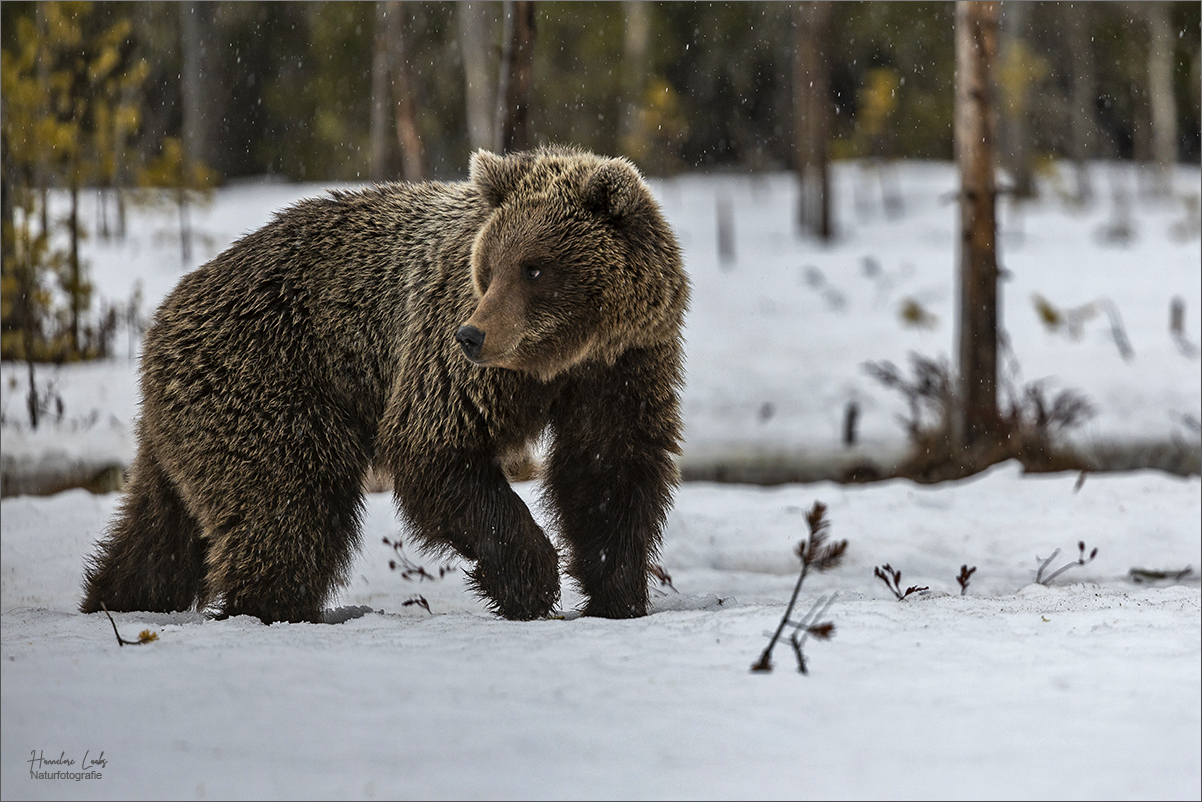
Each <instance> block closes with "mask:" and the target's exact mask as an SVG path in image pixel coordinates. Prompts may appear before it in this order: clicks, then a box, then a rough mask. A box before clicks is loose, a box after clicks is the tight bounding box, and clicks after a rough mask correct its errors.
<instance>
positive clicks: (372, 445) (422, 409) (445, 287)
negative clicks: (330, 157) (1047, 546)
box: [80, 147, 689, 622]
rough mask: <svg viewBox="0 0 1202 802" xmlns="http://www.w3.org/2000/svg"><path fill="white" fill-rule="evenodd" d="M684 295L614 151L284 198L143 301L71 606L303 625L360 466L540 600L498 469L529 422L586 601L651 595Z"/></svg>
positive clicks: (510, 591)
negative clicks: (130, 439) (156, 297)
mask: <svg viewBox="0 0 1202 802" xmlns="http://www.w3.org/2000/svg"><path fill="white" fill-rule="evenodd" d="M688 299H689V282H688V278H687V276H686V274H685V271H684V267H683V264H682V260H681V252H680V248H679V246H678V244H677V242H676V239H675V237H674V235H673V233H672V231H671V229H670V227H669V226H668V224H667V223H666V221H665V220H664V218H663V216H662V214H661V212H660V210H659V208H658V206H657V204H656V202H655V200H654V199H653V198H652V195H651V193H650V192H649V190H648V188H647V186H646V184H645V183H644V181H643V180H642V178H641V177H640V175H639V173H638V172H637V170H636V169H635V168H634V167H633V166H632V165H631V164H630V163H629V162H627V161H625V160H623V159H610V158H602V157H599V156H596V155H594V154H591V153H588V152H585V151H581V150H576V149H567V148H550V147H545V148H542V149H540V150H537V151H533V152H528V153H520V154H511V155H507V156H504V157H500V156H497V155H494V154H491V153H488V152H485V151H479V152H477V153H475V154H474V155H473V156H472V159H471V169H470V176H469V179H468V180H467V181H461V182H446V183H443V182H424V183H389V184H382V185H377V186H375V187H372V188H368V189H362V190H357V191H334V192H331V193H329V194H328V195H326V196H323V197H318V198H313V199H308V200H303V201H300V202H298V203H297V204H295V205H293V206H291V207H289V208H287V209H285V210H283V211H281V212H279V213H278V214H277V215H276V216H275V218H274V219H273V220H272V221H271V222H270V223H268V224H267V225H265V226H264V227H263V228H261V229H259V230H258V231H255V232H253V233H250V234H248V235H246V236H245V237H243V238H242V239H240V240H238V241H237V242H235V243H234V244H233V245H231V246H230V247H229V248H228V249H227V250H226V251H224V252H223V253H221V254H220V255H219V256H217V257H216V258H214V259H213V260H212V261H210V262H208V263H207V264H205V265H203V266H201V267H200V268H198V269H196V270H195V271H194V272H192V273H190V274H188V275H186V276H185V277H184V278H183V279H181V281H180V283H179V285H178V286H177V287H176V288H175V290H173V291H172V293H171V294H170V295H169V296H168V297H167V299H166V300H165V301H164V302H163V304H162V306H161V307H160V308H159V309H158V311H157V312H156V313H155V317H154V321H153V323H152V325H151V327H150V329H149V331H148V332H147V334H146V338H145V343H144V346H143V352H142V361H141V391H142V408H141V416H140V418H139V421H138V426H137V433H138V451H137V456H136V458H135V460H134V463H133V465H132V466H131V470H130V476H129V485H128V489H127V492H126V495H125V497H124V499H123V500H122V504H121V507H120V510H119V512H118V514H117V516H116V517H115V519H114V522H113V524H112V525H111V527H110V529H109V531H108V532H107V533H106V535H105V537H104V538H103V539H102V540H101V541H100V542H99V544H98V547H97V551H96V553H95V554H94V555H93V556H92V557H91V558H90V559H89V561H88V564H87V567H86V571H85V583H84V584H85V595H84V598H83V601H82V602H81V604H80V609H81V610H82V611H83V612H92V611H96V610H100V609H101V604H102V603H103V604H105V605H106V606H107V607H108V609H110V610H149V611H177V610H188V609H192V608H197V607H198V608H200V609H202V610H206V609H207V610H212V611H214V612H216V613H217V614H219V615H221V616H233V615H240V614H249V615H253V616H257V617H259V618H260V619H262V620H263V621H265V622H271V621H318V620H320V619H321V615H322V611H323V608H324V605H325V604H326V602H327V601H328V600H329V599H330V597H331V594H332V593H333V592H334V591H335V590H336V589H337V588H338V587H339V586H340V585H341V584H343V583H344V582H345V580H346V578H347V572H348V569H349V566H350V565H351V561H352V559H353V557H354V555H355V553H356V550H357V549H358V547H359V544H360V531H359V530H360V517H361V514H362V510H363V484H362V483H363V479H364V474H365V472H366V471H367V470H368V468H369V466H374V467H376V468H377V469H379V470H380V471H382V472H384V473H386V474H388V475H390V476H391V478H392V480H393V488H394V490H393V492H394V495H395V500H396V503H397V507H398V509H399V512H400V514H401V517H402V519H403V520H404V521H405V523H406V524H407V528H408V531H409V532H410V533H411V534H412V535H413V536H415V537H416V539H417V540H418V542H419V543H420V544H422V545H423V546H425V547H426V548H428V549H434V550H435V551H442V552H454V553H457V554H459V555H461V556H462V557H464V558H466V559H467V560H469V561H472V562H474V565H473V566H472V567H471V569H470V571H469V578H470V582H471V584H472V586H473V588H474V590H475V591H476V592H477V593H479V594H480V595H481V597H482V598H483V599H484V600H485V601H486V602H487V603H488V604H489V606H490V608H491V609H492V610H494V611H495V612H496V613H498V614H500V615H502V616H504V617H506V618H511V619H533V618H539V617H542V616H546V615H547V614H548V613H549V612H551V611H552V610H553V609H554V607H555V605H556V604H557V602H558V600H559V592H560V580H559V555H558V552H557V550H556V548H555V546H554V545H553V544H552V542H551V541H550V540H549V539H548V538H547V536H546V535H545V534H544V533H543V531H542V529H541V528H540V527H539V525H538V524H537V523H535V521H534V518H533V517H531V514H530V511H529V510H528V509H527V508H526V505H525V504H524V503H523V502H522V500H521V499H520V498H519V497H518V496H517V494H516V493H514V491H513V490H512V489H511V487H510V485H509V482H508V481H507V478H506V475H505V467H506V466H508V465H520V464H522V463H523V462H524V461H525V455H526V454H527V453H528V448H529V447H530V444H531V443H534V442H536V441H538V439H539V438H540V437H542V436H543V434H544V432H546V433H547V440H546V442H547V454H546V458H545V466H544V468H543V478H542V485H543V487H542V492H543V501H544V502H545V503H546V507H547V509H548V510H549V511H550V513H551V519H552V520H553V522H554V527H555V529H556V530H557V532H558V535H559V537H560V539H561V541H562V544H563V546H564V547H565V549H566V550H567V552H568V555H569V556H568V560H567V570H568V573H569V574H570V575H571V576H572V577H573V578H575V580H576V581H577V582H578V583H579V585H580V589H581V591H582V593H583V594H584V595H585V597H586V598H587V601H586V604H585V606H584V609H583V613H584V614H585V615H595V616H605V617H610V618H626V617H632V616H641V615H644V614H646V612H647V584H648V570H649V565H650V563H651V561H652V560H653V559H654V557H655V555H656V552H657V549H658V547H659V544H660V539H661V532H662V529H663V526H664V522H665V518H666V516H667V513H668V511H669V508H670V505H671V502H672V497H673V493H674V491H675V489H676V486H677V483H678V479H679V477H678V472H677V469H676V464H675V461H674V458H673V454H676V453H679V446H680V439H681V421H680V409H679V391H680V389H681V386H682V380H683V376H682V369H683V367H682V348H683V343H682V338H681V325H682V320H683V316H684V314H685V311H686V308H687V306H688Z"/></svg>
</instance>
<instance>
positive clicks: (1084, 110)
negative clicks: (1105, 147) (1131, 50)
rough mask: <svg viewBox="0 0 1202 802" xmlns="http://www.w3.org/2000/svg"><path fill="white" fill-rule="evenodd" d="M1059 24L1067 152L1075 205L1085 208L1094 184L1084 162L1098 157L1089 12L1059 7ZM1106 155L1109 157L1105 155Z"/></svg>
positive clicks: (1083, 7)
mask: <svg viewBox="0 0 1202 802" xmlns="http://www.w3.org/2000/svg"><path fill="white" fill-rule="evenodd" d="M1058 8H1059V10H1060V12H1061V15H1062V16H1061V20H1062V24H1063V25H1064V31H1065V36H1066V38H1067V44H1068V51H1069V60H1070V64H1071V67H1070V69H1069V76H1070V77H1069V81H1070V83H1071V89H1070V90H1069V91H1070V97H1069V136H1070V142H1069V148H1070V154H1071V158H1072V161H1073V167H1074V172H1075V173H1076V179H1077V180H1076V184H1077V186H1076V191H1075V193H1074V194H1075V195H1076V201H1077V203H1080V204H1082V205H1087V204H1089V203H1091V202H1092V201H1093V183H1092V182H1091V181H1090V178H1089V166H1088V165H1087V164H1086V162H1087V161H1088V160H1089V159H1091V158H1093V159H1096V158H1098V157H1099V156H1100V155H1103V154H1099V153H1097V147H1098V129H1097V125H1096V124H1095V123H1094V115H1095V114H1096V113H1097V110H1096V107H1095V105H1096V103H1097V99H1098V79H1097V72H1096V71H1095V69H1094V58H1093V48H1092V47H1091V46H1090V36H1089V28H1090V25H1089V22H1090V15H1091V13H1092V10H1091V9H1090V7H1089V6H1088V5H1086V4H1084V3H1064V4H1062V5H1060V6H1059V7H1058ZM1106 155H1109V154H1106Z"/></svg>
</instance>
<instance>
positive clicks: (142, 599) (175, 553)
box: [79, 443, 205, 613]
mask: <svg viewBox="0 0 1202 802" xmlns="http://www.w3.org/2000/svg"><path fill="white" fill-rule="evenodd" d="M204 552H205V549H204V543H203V541H202V540H201V538H200V525H199V523H198V522H197V520H196V519H195V518H194V517H193V516H192V515H191V514H190V513H189V512H188V510H187V509H186V508H185V506H184V503H183V501H182V500H181V499H180V497H179V494H178V493H177V492H176V490H175V487H174V486H173V485H172V483H171V480H170V479H168V477H167V475H166V474H165V473H164V472H163V470H162V467H161V466H160V465H159V464H158V462H157V461H156V459H155V457H154V454H153V449H152V448H151V447H150V446H149V445H147V444H146V443H143V444H142V445H141V446H140V447H139V449H138V456H137V458H136V459H135V460H134V464H133V467H132V469H131V471H130V482H129V487H128V488H127V489H126V492H125V497H124V498H123V499H122V501H121V509H120V511H119V514H118V515H117V518H116V520H115V521H114V523H113V525H112V526H111V527H110V529H109V531H108V533H107V534H106V536H105V537H104V539H103V540H101V541H100V542H99V543H98V544H97V550H96V552H95V553H94V554H93V555H92V556H91V557H89V558H88V562H87V566H86V568H85V569H84V597H83V601H82V602H81V603H80V605H79V609H80V611H81V612H84V613H94V612H97V611H99V610H100V609H101V604H102V603H103V604H104V606H105V607H107V608H108V609H109V610H122V611H129V610H146V611H151V612H177V611H181V610H190V609H192V607H193V606H195V604H196V601H197V599H198V598H199V597H201V596H203V595H204V572H205V566H204V560H205V554H204Z"/></svg>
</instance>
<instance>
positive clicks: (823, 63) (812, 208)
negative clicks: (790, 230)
mask: <svg viewBox="0 0 1202 802" xmlns="http://www.w3.org/2000/svg"><path fill="white" fill-rule="evenodd" d="M830 22H831V4H830V2H829V1H828V0H811V1H807V2H802V3H798V4H797V5H796V6H794V28H795V31H796V37H797V39H796V47H795V50H794V60H793V120H794V122H793V128H794V138H795V145H796V156H795V161H796V169H797V178H798V190H799V192H798V205H797V223H798V228H799V230H800V231H803V232H809V233H812V234H813V235H814V236H816V237H818V238H819V239H822V240H829V239H830V238H831V237H832V236H834V224H833V221H832V218H831V182H830V154H829V152H828V145H829V142H830V131H831V99H830V63H829V54H828V47H829V42H830Z"/></svg>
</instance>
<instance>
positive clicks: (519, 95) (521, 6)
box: [494, 0, 534, 153]
mask: <svg viewBox="0 0 1202 802" xmlns="http://www.w3.org/2000/svg"><path fill="white" fill-rule="evenodd" d="M503 46H504V51H503V52H502V54H501V76H500V87H499V89H498V91H497V117H496V130H495V132H494V137H495V138H494V145H495V150H496V151H497V152H498V153H506V152H508V151H513V150H526V149H528V148H529V147H530V144H531V140H530V89H531V86H532V85H533V83H534V2H533V0H505V35H504V43H503Z"/></svg>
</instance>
